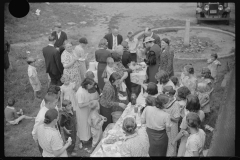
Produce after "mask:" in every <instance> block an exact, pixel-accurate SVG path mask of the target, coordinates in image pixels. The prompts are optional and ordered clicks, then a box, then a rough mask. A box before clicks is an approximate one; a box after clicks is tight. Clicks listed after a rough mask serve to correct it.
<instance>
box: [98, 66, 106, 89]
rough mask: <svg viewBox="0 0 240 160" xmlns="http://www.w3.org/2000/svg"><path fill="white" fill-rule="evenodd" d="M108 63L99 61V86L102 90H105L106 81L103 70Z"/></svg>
mask: <svg viewBox="0 0 240 160" xmlns="http://www.w3.org/2000/svg"><path fill="white" fill-rule="evenodd" d="M106 66H107V63H98V68H97V76H98V86H99V88H100V90H103V87H104V85H105V82H104V80H103V78H102V74H103V71H104V70H105V68H106Z"/></svg>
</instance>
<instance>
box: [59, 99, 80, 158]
mask: <svg viewBox="0 0 240 160" xmlns="http://www.w3.org/2000/svg"><path fill="white" fill-rule="evenodd" d="M62 107H63V108H64V110H63V112H62V114H61V117H60V126H61V127H62V128H63V135H64V138H65V141H67V139H68V137H71V138H72V144H71V145H70V146H69V147H68V148H67V152H68V154H71V155H72V156H76V155H77V154H76V152H75V151H76V148H77V147H76V148H75V143H76V117H75V115H74V114H73V110H72V104H71V101H69V100H63V102H62Z"/></svg>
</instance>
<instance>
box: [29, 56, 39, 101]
mask: <svg viewBox="0 0 240 160" xmlns="http://www.w3.org/2000/svg"><path fill="white" fill-rule="evenodd" d="M35 61H36V59H34V58H32V57H29V58H28V59H27V63H28V77H29V81H30V84H31V85H32V88H33V91H34V98H35V99H36V98H38V97H37V92H38V91H40V90H41V83H40V81H39V79H38V75H37V69H36V67H34V64H35V63H34V62H35Z"/></svg>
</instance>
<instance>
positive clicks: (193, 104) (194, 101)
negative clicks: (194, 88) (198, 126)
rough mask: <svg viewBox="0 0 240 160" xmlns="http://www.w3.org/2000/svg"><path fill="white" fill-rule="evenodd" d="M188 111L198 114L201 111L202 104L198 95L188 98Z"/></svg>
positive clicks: (191, 95) (190, 95)
mask: <svg viewBox="0 0 240 160" xmlns="http://www.w3.org/2000/svg"><path fill="white" fill-rule="evenodd" d="M186 99H187V103H186V109H187V110H189V111H190V112H195V113H196V112H198V111H199V110H200V102H199V99H198V96H197V95H193V94H189V95H188V96H187V98H186Z"/></svg>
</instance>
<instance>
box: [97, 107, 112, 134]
mask: <svg viewBox="0 0 240 160" xmlns="http://www.w3.org/2000/svg"><path fill="white" fill-rule="evenodd" d="M111 113H112V108H106V107H103V106H102V105H100V114H101V115H102V116H104V117H106V118H107V121H106V122H104V123H103V126H102V131H103V132H104V130H105V128H106V127H107V125H108V124H109V123H113V121H112V115H111Z"/></svg>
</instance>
